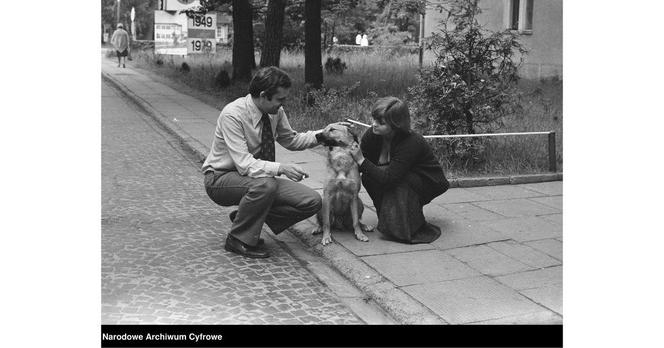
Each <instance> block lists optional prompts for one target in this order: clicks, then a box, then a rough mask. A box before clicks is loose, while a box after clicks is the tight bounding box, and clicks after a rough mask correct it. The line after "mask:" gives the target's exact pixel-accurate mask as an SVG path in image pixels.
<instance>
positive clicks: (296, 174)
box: [277, 163, 309, 182]
mask: <svg viewBox="0 0 664 348" xmlns="http://www.w3.org/2000/svg"><path fill="white" fill-rule="evenodd" d="M277 174H278V175H282V174H283V175H286V177H287V178H289V179H291V180H293V181H295V182H297V181H301V180H302V179H304V178H308V177H309V174H307V172H305V171H304V170H302V168H300V167H299V166H297V165H295V164H283V163H282V164H281V165H280V166H279V171H278V172H277Z"/></svg>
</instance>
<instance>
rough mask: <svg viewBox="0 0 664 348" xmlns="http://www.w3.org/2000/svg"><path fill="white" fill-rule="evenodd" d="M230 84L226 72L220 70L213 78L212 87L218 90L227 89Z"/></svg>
mask: <svg viewBox="0 0 664 348" xmlns="http://www.w3.org/2000/svg"><path fill="white" fill-rule="evenodd" d="M230 84H231V79H230V77H229V76H228V73H227V72H226V70H221V71H219V72H218V73H217V75H216V76H215V77H214V85H215V86H216V87H219V88H223V87H227V86H228V85H230Z"/></svg>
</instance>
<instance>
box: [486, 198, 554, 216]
mask: <svg viewBox="0 0 664 348" xmlns="http://www.w3.org/2000/svg"><path fill="white" fill-rule="evenodd" d="M474 204H475V205H477V206H478V207H480V208H484V209H486V210H489V211H492V212H494V213H498V214H500V215H503V216H507V217H518V216H537V215H545V214H555V213H560V210H558V209H554V208H551V207H549V206H547V205H544V204H541V203H537V202H533V201H531V200H529V199H522V198H518V199H507V200H496V201H487V202H476V203H474Z"/></svg>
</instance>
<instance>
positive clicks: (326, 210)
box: [320, 190, 332, 245]
mask: <svg viewBox="0 0 664 348" xmlns="http://www.w3.org/2000/svg"><path fill="white" fill-rule="evenodd" d="M321 212H322V215H323V216H322V218H323V226H322V227H323V239H321V241H320V242H321V244H323V245H327V244H330V243H332V237H331V236H330V194H329V192H328V190H325V191H324V192H323V206H322V207H321Z"/></svg>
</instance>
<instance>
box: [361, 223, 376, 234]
mask: <svg viewBox="0 0 664 348" xmlns="http://www.w3.org/2000/svg"><path fill="white" fill-rule="evenodd" d="M360 228H361V229H362V231H364V232H373V231H374V230H375V229H376V226H374V225H365V224H360Z"/></svg>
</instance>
